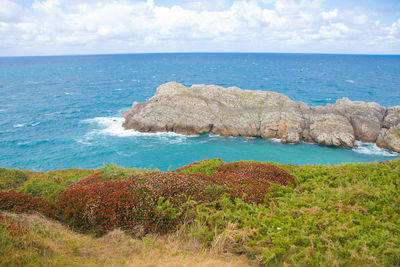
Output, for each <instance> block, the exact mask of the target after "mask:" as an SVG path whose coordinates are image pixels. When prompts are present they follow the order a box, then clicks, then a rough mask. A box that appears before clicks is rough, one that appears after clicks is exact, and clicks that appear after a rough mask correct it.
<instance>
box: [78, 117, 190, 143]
mask: <svg viewBox="0 0 400 267" xmlns="http://www.w3.org/2000/svg"><path fill="white" fill-rule="evenodd" d="M124 121H125V120H124V118H122V117H96V118H93V119H86V120H83V121H82V123H90V124H97V125H98V126H100V128H101V129H96V130H94V133H100V134H103V135H111V136H118V137H129V136H160V137H163V136H179V137H185V138H186V136H184V135H181V134H177V133H174V132H160V133H142V132H138V131H135V130H125V129H124V127H122V124H123V123H124ZM92 134H93V133H92Z"/></svg>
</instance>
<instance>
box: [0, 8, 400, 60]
mask: <svg viewBox="0 0 400 267" xmlns="http://www.w3.org/2000/svg"><path fill="white" fill-rule="evenodd" d="M323 3H324V2H322V0H275V1H272V0H264V1H261V0H258V1H257V0H248V1H244V0H243V1H234V2H233V3H232V4H227V2H226V1H225V0H216V1H191V2H185V3H184V4H181V5H171V6H162V5H158V4H157V3H156V2H154V1H152V0H148V1H129V0H121V1H117V0H116V1H94V0H85V1H84V0H42V1H39V0H35V1H34V2H33V4H32V5H31V6H30V7H29V8H22V7H20V6H19V5H18V4H17V3H16V2H15V1H14V2H12V1H9V0H0V5H1V7H2V8H1V9H0V40H1V42H0V55H22V54H53V53H54V54H59V53H67V54H76V53H103V52H105V53H118V52H158V51H166V52H168V51H184V52H186V51H188V52H189V51H279V52H365V51H367V52H369V53H370V52H373V53H386V52H391V53H393V52H395V53H399V52H400V37H399V32H400V19H399V20H398V21H396V22H393V24H391V25H386V24H383V23H380V22H376V21H372V20H371V19H370V18H369V17H370V16H369V15H368V14H364V13H361V12H359V13H357V12H356V11H354V10H342V9H340V7H338V8H334V9H326V8H324V5H323ZM349 48H350V50H348V49H349ZM309 49H312V50H309ZM346 49H347V50H346Z"/></svg>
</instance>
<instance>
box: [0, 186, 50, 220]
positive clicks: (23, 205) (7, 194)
mask: <svg viewBox="0 0 400 267" xmlns="http://www.w3.org/2000/svg"><path fill="white" fill-rule="evenodd" d="M0 210H7V211H11V212H16V213H24V212H27V213H29V212H34V211H37V212H40V213H42V214H43V215H46V216H47V217H49V218H56V216H57V214H58V210H57V208H56V206H55V205H54V204H53V203H51V202H48V201H46V200H44V199H42V198H40V197H34V196H30V195H26V194H24V193H20V192H16V191H13V190H10V191H3V192H0Z"/></svg>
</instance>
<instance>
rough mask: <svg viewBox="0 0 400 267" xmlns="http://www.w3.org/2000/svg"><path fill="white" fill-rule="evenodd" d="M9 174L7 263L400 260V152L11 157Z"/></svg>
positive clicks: (0, 245)
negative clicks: (358, 159) (50, 163)
mask: <svg viewBox="0 0 400 267" xmlns="http://www.w3.org/2000/svg"><path fill="white" fill-rule="evenodd" d="M0 185H1V191H0V210H1V211H0V264H1V265H4V266H7V265H29V264H31V265H52V266H61V265H63V266H65V265H66V264H67V265H76V266H82V265H86V266H91V265H92V266H94V265H96V266H98V265H125V264H126V265H137V266H140V265H144V264H148V265H160V264H161V262H160V261H157V259H158V260H164V261H165V262H166V264H165V265H166V266H168V265H169V266H175V265H173V264H174V263H177V264H178V265H179V264H181V265H185V266H193V265H197V264H200V265H202V264H203V266H211V265H218V266H223V265H226V266H246V265H254V266H271V265H272V266H355V265H357V266H360V265H367V266H399V265H400V227H399V225H400V207H399V203H400V194H399V193H400V190H399V187H400V159H396V160H393V161H388V162H381V163H358V164H342V165H335V166H322V165H307V166H293V165H281V164H276V163H269V162H253V161H240V162H232V163H224V162H223V161H221V160H219V159H211V160H204V161H200V162H195V163H191V164H189V165H187V166H184V167H182V168H179V169H176V170H172V171H166V172H161V171H159V170H150V169H149V170H147V169H135V168H133V169H128V168H123V167H118V166H116V165H114V164H109V165H106V166H104V167H102V168H99V169H96V170H79V169H69V170H58V171H52V172H31V171H20V170H10V169H0ZM207 264H208V265H207Z"/></svg>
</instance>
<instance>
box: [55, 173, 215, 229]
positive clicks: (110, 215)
mask: <svg viewBox="0 0 400 267" xmlns="http://www.w3.org/2000/svg"><path fill="white" fill-rule="evenodd" d="M207 185H208V182H207V181H206V180H203V179H201V178H200V177H198V176H196V175H183V174H177V173H162V172H153V173H147V174H144V175H142V176H136V177H133V178H131V179H129V180H125V181H118V180H117V181H110V182H103V183H86V182H84V181H82V182H79V183H76V184H74V185H71V186H70V187H69V188H67V189H66V190H64V191H63V192H61V194H60V196H59V201H58V204H59V206H60V208H61V209H62V210H63V211H64V220H65V222H67V223H68V224H70V225H71V226H74V227H76V228H79V229H82V230H89V229H91V230H95V231H96V232H106V231H108V230H111V229H113V228H116V227H120V228H122V229H124V230H128V231H129V230H132V229H136V228H137V226H141V227H144V228H145V230H146V231H168V230H170V229H171V228H173V227H174V226H176V225H177V224H178V223H179V219H180V218H174V219H167V218H162V217H160V214H159V213H157V211H156V208H157V201H158V200H159V199H160V197H163V198H164V199H165V200H168V201H170V203H172V204H173V205H175V206H176V207H182V205H183V204H184V203H185V202H186V200H187V199H188V198H190V199H193V200H195V201H198V202H203V201H205V199H204V195H205V189H206V187H207Z"/></svg>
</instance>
